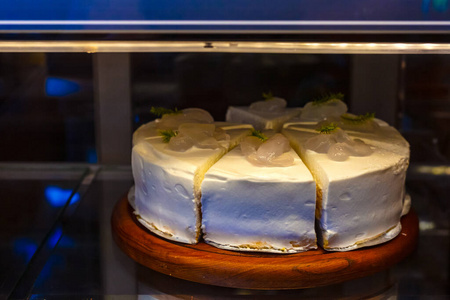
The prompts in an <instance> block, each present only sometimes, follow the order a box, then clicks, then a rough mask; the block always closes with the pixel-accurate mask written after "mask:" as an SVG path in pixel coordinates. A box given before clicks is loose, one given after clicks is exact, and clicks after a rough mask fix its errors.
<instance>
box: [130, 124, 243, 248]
mask: <svg viewBox="0 0 450 300" xmlns="http://www.w3.org/2000/svg"><path fill="white" fill-rule="evenodd" d="M216 125H217V126H222V125H225V124H223V123H218V124H216ZM229 125H230V126H228V127H226V126H225V127H222V128H223V129H224V130H226V131H227V134H229V135H230V139H229V141H226V142H224V143H223V145H222V146H223V147H219V148H217V149H200V148H197V147H195V146H194V147H192V148H190V149H188V150H186V151H185V152H177V151H173V150H170V149H169V147H168V144H166V143H163V142H162V138H161V136H159V135H155V134H157V132H158V131H157V130H156V124H155V122H152V123H149V124H146V125H143V126H142V127H140V128H139V129H138V130H137V131H136V132H135V134H134V136H133V143H134V147H133V150H132V169H133V177H134V182H135V206H136V213H137V214H138V215H139V218H138V220H139V221H140V222H141V223H143V224H144V225H145V226H146V227H147V228H149V229H150V230H151V231H152V232H154V233H156V234H158V235H161V236H163V237H165V238H168V239H172V240H175V241H180V242H184V243H196V242H197V238H198V236H199V234H200V232H199V230H200V228H199V226H200V210H199V203H200V195H201V191H200V183H201V180H202V179H203V175H204V172H206V170H207V168H209V167H210V166H211V165H212V164H213V163H214V162H215V161H217V160H218V159H219V158H220V157H221V156H223V155H224V154H225V153H226V152H227V151H228V148H229V147H234V146H235V145H236V144H237V143H238V141H239V140H241V139H242V138H243V137H244V136H246V135H248V134H249V133H250V128H249V127H251V126H246V125H240V126H235V125H232V124H229Z"/></svg>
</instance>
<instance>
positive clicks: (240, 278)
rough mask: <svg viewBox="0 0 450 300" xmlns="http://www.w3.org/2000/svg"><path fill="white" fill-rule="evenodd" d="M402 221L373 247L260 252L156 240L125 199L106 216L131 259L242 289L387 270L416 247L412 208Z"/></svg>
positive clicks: (295, 285)
mask: <svg viewBox="0 0 450 300" xmlns="http://www.w3.org/2000/svg"><path fill="white" fill-rule="evenodd" d="M401 223H402V227H403V229H402V232H401V233H400V234H399V235H398V236H397V237H396V238H395V239H393V240H391V241H389V242H387V243H384V244H381V245H377V246H372V247H367V248H362V249H358V250H353V251H347V252H326V251H324V250H323V249H321V248H319V249H317V250H310V251H307V252H302V253H296V254H265V253H257V252H235V251H227V250H222V249H218V248H215V247H213V246H210V245H208V244H206V243H204V242H200V243H198V244H196V245H188V244H182V243H177V242H171V241H168V240H165V239H163V238H160V237H158V236H156V235H154V234H152V233H150V232H149V231H148V230H146V229H145V228H144V227H143V226H141V225H140V224H139V222H138V221H137V220H136V218H135V216H134V214H133V211H132V208H131V206H130V205H129V204H128V201H127V198H126V197H124V198H122V199H121V200H120V201H118V203H117V204H116V206H115V208H114V211H113V214H112V218H111V225H112V232H113V236H114V240H115V241H116V243H117V244H118V245H119V247H120V248H121V249H122V250H123V251H124V252H125V253H126V254H127V255H128V256H130V257H131V258H132V259H133V260H135V261H136V262H138V263H140V264H142V265H144V266H146V267H148V268H151V269H153V270H155V271H158V272H160V273H164V274H167V275H170V276H174V277H177V278H181V279H185V280H189V281H194V282H198V283H204V284H210V285H217V286H225V287H233V288H245V289H300V288H311V287H318V286H324V285H329V284H334V283H339V282H343V281H347V280H351V279H356V278H360V277H364V276H368V275H371V274H374V273H376V272H379V271H381V270H384V269H387V268H389V267H391V266H392V265H394V264H396V263H398V262H400V261H401V260H402V259H404V258H405V257H406V256H408V255H409V254H410V253H411V252H412V251H413V250H414V249H415V245H416V242H417V238H418V232H419V230H418V218H417V215H416V214H415V213H414V212H413V211H411V212H410V213H409V214H408V215H406V216H404V217H403V218H402V220H401Z"/></svg>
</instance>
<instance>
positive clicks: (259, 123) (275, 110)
mask: <svg viewBox="0 0 450 300" xmlns="http://www.w3.org/2000/svg"><path fill="white" fill-rule="evenodd" d="M265 98H267V99H266V100H263V101H257V102H254V103H252V104H251V105H250V106H230V107H229V108H228V110H227V114H226V121H227V122H233V123H247V124H251V125H253V127H254V128H255V129H257V130H264V129H272V130H274V131H276V132H279V131H280V130H281V129H282V127H283V124H284V123H286V122H287V121H289V120H291V119H292V118H294V117H297V116H298V115H299V114H300V112H301V109H300V108H287V107H286V104H287V103H286V100H284V99H282V98H278V97H273V96H272V95H271V94H269V95H265Z"/></svg>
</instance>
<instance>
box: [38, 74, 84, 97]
mask: <svg viewBox="0 0 450 300" xmlns="http://www.w3.org/2000/svg"><path fill="white" fill-rule="evenodd" d="M79 91H80V85H79V84H78V83H76V82H73V81H70V80H67V79H62V78H57V77H47V79H46V80H45V94H46V95H47V96H49V97H63V96H68V95H71V94H75V93H77V92H79Z"/></svg>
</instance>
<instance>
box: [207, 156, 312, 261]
mask: <svg viewBox="0 0 450 300" xmlns="http://www.w3.org/2000/svg"><path fill="white" fill-rule="evenodd" d="M289 154H290V155H292V157H294V165H292V166H290V167H260V166H255V165H253V164H252V163H250V162H249V161H247V159H246V158H245V156H244V155H243V154H242V152H241V150H240V149H239V148H236V149H234V150H232V151H231V152H229V153H228V154H226V155H225V156H224V157H223V158H222V159H221V160H220V161H218V162H217V163H216V164H215V165H214V166H212V167H211V168H210V169H209V170H208V172H207V173H206V175H205V180H204V181H203V183H202V194H203V195H202V212H203V220H202V229H203V232H204V240H205V241H206V242H207V243H210V244H212V245H214V246H217V247H219V248H224V249H230V250H240V251H264V252H277V253H291V252H299V251H305V250H308V249H315V248H316V247H317V246H316V235H315V231H314V211H315V183H314V181H313V178H312V175H311V173H310V172H309V171H308V169H307V168H306V167H305V165H304V164H303V163H302V161H301V160H300V158H299V157H298V155H297V154H296V153H295V152H294V151H293V150H292V149H291V150H290V151H289Z"/></svg>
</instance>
